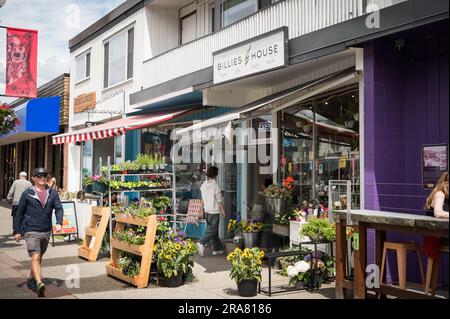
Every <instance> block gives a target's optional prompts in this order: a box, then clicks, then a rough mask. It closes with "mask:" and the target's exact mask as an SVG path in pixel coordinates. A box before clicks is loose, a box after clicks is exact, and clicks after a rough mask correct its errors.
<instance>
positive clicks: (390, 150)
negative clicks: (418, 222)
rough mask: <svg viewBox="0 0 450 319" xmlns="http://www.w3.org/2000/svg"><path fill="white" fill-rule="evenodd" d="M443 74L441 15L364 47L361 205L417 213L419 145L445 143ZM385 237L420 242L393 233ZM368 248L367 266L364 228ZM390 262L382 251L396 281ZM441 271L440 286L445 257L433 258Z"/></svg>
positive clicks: (411, 262) (412, 263)
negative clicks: (430, 22)
mask: <svg viewBox="0 0 450 319" xmlns="http://www.w3.org/2000/svg"><path fill="white" fill-rule="evenodd" d="M399 38H402V39H404V40H405V47H404V48H403V49H402V50H398V49H397V48H396V47H395V40H396V39H399ZM448 74H449V69H448V20H447V21H446V22H444V23H438V24H435V25H430V26H426V27H422V28H418V29H415V30H413V31H409V32H406V33H403V34H398V35H397V36H394V37H389V38H385V39H382V40H376V41H373V42H371V43H368V44H367V45H366V46H365V47H364V77H365V79H364V80H365V91H364V94H365V116H364V121H365V122H364V125H365V128H364V133H365V141H364V143H365V145H364V147H365V208H366V209H375V210H384V211H394V212H405V213H414V214H424V211H423V209H422V207H423V205H424V202H425V199H426V197H427V196H428V194H429V191H426V190H424V189H423V188H422V186H421V183H422V180H421V179H422V173H421V147H422V145H423V144H435V143H448V141H449V118H448V116H449V114H448V111H449V100H448ZM387 239H388V240H392V241H404V240H414V241H417V242H419V243H421V244H422V241H423V239H422V237H420V236H414V235H405V234H395V233H389V234H388V238H387ZM368 249H369V251H368V262H369V263H372V262H373V261H374V254H375V250H374V233H373V231H370V230H369V234H368ZM395 261H396V258H395V256H394V255H390V262H389V266H388V281H390V280H391V279H392V280H394V281H395V280H396V279H397V267H396V262H395ZM424 262H425V259H424ZM416 265H417V258H416V257H415V254H414V253H411V254H410V255H409V256H408V270H407V271H408V278H407V279H408V281H416V282H418V280H419V278H420V274H419V271H418V267H417V266H416ZM424 265H426V263H425V264H424ZM444 267H445V268H444ZM441 269H445V270H447V271H442V272H441V275H440V282H441V283H442V284H444V286H446V287H448V256H444V257H443V258H441Z"/></svg>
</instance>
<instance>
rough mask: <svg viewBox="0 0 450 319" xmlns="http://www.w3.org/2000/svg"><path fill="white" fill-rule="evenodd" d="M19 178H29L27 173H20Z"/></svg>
mask: <svg viewBox="0 0 450 319" xmlns="http://www.w3.org/2000/svg"><path fill="white" fill-rule="evenodd" d="M19 176H23V177H27V173H26V172H20V173H19Z"/></svg>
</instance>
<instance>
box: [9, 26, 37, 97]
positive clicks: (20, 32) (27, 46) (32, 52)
mask: <svg viewBox="0 0 450 319" xmlns="http://www.w3.org/2000/svg"><path fill="white" fill-rule="evenodd" d="M37 42H38V38H37V31H35V30H25V29H16V28H7V40H6V95H7V96H15V97H29V98H34V97H36V84H37Z"/></svg>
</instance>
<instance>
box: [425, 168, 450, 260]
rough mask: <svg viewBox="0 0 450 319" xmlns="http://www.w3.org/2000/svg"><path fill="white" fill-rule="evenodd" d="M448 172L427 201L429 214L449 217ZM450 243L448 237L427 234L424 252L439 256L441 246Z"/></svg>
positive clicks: (426, 207)
mask: <svg viewBox="0 0 450 319" xmlns="http://www.w3.org/2000/svg"><path fill="white" fill-rule="evenodd" d="M448 200H449V199H448V172H444V173H443V174H442V175H441V177H440V178H439V181H438V182H437V184H436V186H435V187H434V189H433V191H432V192H431V194H430V196H428V198H427V201H426V203H425V209H426V210H427V215H428V216H431V217H437V218H447V219H448V218H449V211H448ZM441 245H448V239H444V238H442V239H441V238H439V237H434V236H425V241H424V247H423V249H424V254H425V256H427V257H429V258H433V259H435V258H437V255H438V251H439V246H441Z"/></svg>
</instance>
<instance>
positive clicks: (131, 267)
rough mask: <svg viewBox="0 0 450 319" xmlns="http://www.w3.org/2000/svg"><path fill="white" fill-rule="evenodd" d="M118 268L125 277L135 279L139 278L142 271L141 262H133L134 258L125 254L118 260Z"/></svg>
mask: <svg viewBox="0 0 450 319" xmlns="http://www.w3.org/2000/svg"><path fill="white" fill-rule="evenodd" d="M117 266H118V267H119V269H120V270H121V271H122V273H123V274H124V275H125V276H130V277H135V276H138V275H139V273H140V271H141V266H140V264H139V262H138V261H136V260H133V258H132V257H130V256H128V255H127V254H123V255H122V257H120V258H119V259H118V260H117Z"/></svg>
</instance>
